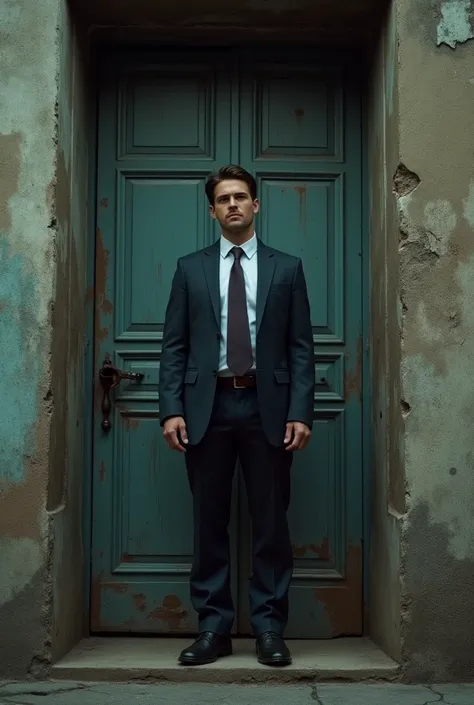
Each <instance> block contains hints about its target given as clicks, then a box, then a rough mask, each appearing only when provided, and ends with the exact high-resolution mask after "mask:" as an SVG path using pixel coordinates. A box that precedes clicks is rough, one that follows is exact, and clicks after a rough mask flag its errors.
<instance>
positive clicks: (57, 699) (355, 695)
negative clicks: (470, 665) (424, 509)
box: [0, 681, 474, 705]
mask: <svg viewBox="0 0 474 705" xmlns="http://www.w3.org/2000/svg"><path fill="white" fill-rule="evenodd" d="M0 703H1V705H14V703H17V705H314V703H318V704H319V705H432V704H433V703H444V705H473V704H474V685H434V686H421V685H420V686H410V685H398V684H394V683H386V684H330V683H328V684H317V685H311V684H305V685H231V684H223V685H211V684H206V683H183V684H168V683H167V684H161V683H151V684H150V683H134V684H123V683H113V684H111V683H104V682H102V683H77V682H66V681H62V682H38V683H37V682H31V681H30V682H26V683H3V684H2V683H0Z"/></svg>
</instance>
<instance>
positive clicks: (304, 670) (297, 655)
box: [51, 637, 399, 683]
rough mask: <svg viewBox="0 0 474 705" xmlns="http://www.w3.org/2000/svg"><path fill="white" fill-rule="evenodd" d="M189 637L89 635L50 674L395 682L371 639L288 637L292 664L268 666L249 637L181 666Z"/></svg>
mask: <svg viewBox="0 0 474 705" xmlns="http://www.w3.org/2000/svg"><path fill="white" fill-rule="evenodd" d="M190 641H192V639H191V640H190V639H189V638H188V639H174V638H166V637H157V638H128V637H124V638H118V637H91V638H89V639H84V640H83V641H81V642H80V643H79V644H78V645H77V646H76V647H75V648H74V649H73V650H72V651H71V652H70V653H69V654H68V655H67V656H66V657H65V658H63V659H62V660H61V661H59V662H58V663H56V664H55V665H54V666H53V669H52V673H51V677H52V678H54V679H60V680H74V681H90V682H94V681H116V682H130V681H154V680H156V681H164V682H166V681H167V682H174V683H185V682H194V683H198V682H199V683H268V682H271V681H278V682H281V683H289V682H301V681H332V680H346V681H353V682H355V681H366V680H385V681H388V680H395V679H396V678H397V676H398V670H399V667H398V664H397V663H396V662H395V661H393V660H392V659H391V658H389V657H388V656H387V655H386V654H385V653H384V652H383V651H381V649H379V648H378V647H377V646H376V645H375V644H374V643H373V642H372V641H370V639H366V638H350V639H349V638H348V639H332V640H327V641H326V640H324V641H323V640H314V641H313V640H292V639H289V640H288V645H289V647H290V648H291V652H292V655H293V663H292V665H291V666H287V667H286V668H269V667H268V666H262V665H261V664H259V663H258V662H257V660H256V657H255V642H254V640H253V639H238V638H236V639H234V640H233V646H234V654H233V655H232V656H229V657H226V658H222V659H219V660H218V661H217V662H216V663H213V664H210V665H208V666H195V667H184V666H180V665H179V664H178V662H177V655H178V654H179V652H180V651H181V650H182V649H183V648H185V647H186V646H187V645H188V644H189V643H190Z"/></svg>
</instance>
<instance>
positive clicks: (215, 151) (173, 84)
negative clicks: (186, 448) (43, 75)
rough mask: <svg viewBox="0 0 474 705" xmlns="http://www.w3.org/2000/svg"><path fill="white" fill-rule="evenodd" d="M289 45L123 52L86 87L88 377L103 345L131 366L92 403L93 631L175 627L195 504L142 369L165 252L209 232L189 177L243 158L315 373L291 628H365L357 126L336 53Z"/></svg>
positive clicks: (296, 509)
mask: <svg viewBox="0 0 474 705" xmlns="http://www.w3.org/2000/svg"><path fill="white" fill-rule="evenodd" d="M308 56H311V54H309V55H308V53H307V52H306V56H305V58H304V60H303V58H302V57H301V58H299V57H298V56H297V54H296V53H295V52H294V51H291V52H279V53H277V54H274V55H271V54H270V53H269V52H268V51H265V52H261V53H259V52H252V53H250V52H249V51H243V52H238V51H234V50H228V51H222V50H221V51H197V50H196V51H194V52H191V51H190V52H188V53H185V52H175V53H172V52H169V53H166V54H162V55H158V54H156V53H155V54H154V55H152V56H151V55H150V56H147V55H144V54H141V55H139V56H138V55H135V56H130V55H126V54H122V55H121V56H118V57H117V56H115V57H113V59H111V60H110V61H108V63H107V64H106V65H105V66H104V69H103V73H102V81H101V91H100V99H99V145H98V191H97V247H96V325H95V336H96V340H95V351H96V354H95V371H96V378H97V373H98V370H99V368H100V367H101V364H102V361H103V360H104V359H105V358H106V357H107V356H109V357H110V359H111V360H112V362H113V364H115V365H116V366H117V367H118V368H120V369H122V370H124V371H127V372H131V373H139V374H141V375H143V379H142V380H141V381H139V382H137V381H133V380H126V379H125V380H123V381H122V382H121V384H120V385H119V386H118V387H117V388H115V389H114V390H112V392H111V401H112V409H111V413H110V423H111V428H110V430H109V431H108V432H105V431H104V430H103V429H102V427H101V421H102V419H103V410H102V402H103V393H102V389H101V386H100V384H99V382H98V380H96V385H95V390H96V393H95V406H94V464H93V527H92V536H93V545H92V590H91V596H92V597H91V629H92V631H94V632H136V633H140V632H154V633H164V634H180V633H181V634H184V633H191V632H193V631H194V630H195V629H196V627H197V619H196V615H195V614H194V612H193V610H192V607H191V604H190V601H189V588H188V579H189V570H190V564H191V560H192V512H191V501H190V494H189V490H188V487H187V481H186V473H185V469H184V463H183V458H182V457H181V456H179V455H177V454H173V453H171V452H170V451H169V450H168V449H167V448H166V447H165V443H164V441H163V439H162V434H161V429H160V427H159V399H158V386H157V385H158V369H159V360H160V341H161V334H162V327H163V319H164V312H165V306H166V303H167V299H168V294H169V289H170V285H171V278H172V275H173V272H174V267H175V263H176V259H177V257H179V256H180V255H182V254H185V253H187V252H189V251H192V250H194V249H198V248H201V247H203V246H205V245H207V244H209V243H211V242H213V241H214V239H216V238H217V237H218V235H219V233H218V231H217V230H216V228H215V224H214V223H213V221H211V219H210V218H209V217H208V213H207V204H206V200H205V195H204V182H205V178H206V176H207V174H208V173H209V171H211V170H212V169H214V168H216V167H218V166H220V165H222V164H226V163H229V162H234V163H236V162H237V163H240V164H242V165H243V166H244V167H245V168H247V169H248V170H249V171H251V172H253V173H254V175H255V176H256V178H257V180H258V185H259V196H260V199H261V204H262V209H261V215H260V216H259V219H258V222H257V230H258V233H259V235H260V236H261V237H262V239H263V240H264V241H265V242H266V243H268V244H269V245H271V246H274V247H277V248H279V249H282V250H285V251H288V252H291V253H294V254H297V255H298V256H301V257H302V258H303V262H304V268H305V272H306V277H307V280H308V291H309V297H310V302H311V309H312V321H313V330H314V340H315V366H316V377H317V387H316V395H315V426H314V432H313V439H312V442H311V444H310V447H309V448H308V449H307V450H306V451H304V452H303V453H302V454H300V455H298V454H297V456H296V458H295V465H294V469H293V485H292V501H291V507H290V524H291V531H292V540H293V545H294V555H295V571H294V576H293V583H292V588H291V608H290V622H289V625H288V631H287V635H288V636H292V637H312V638H318V637H321V638H328V637H331V636H339V635H342V634H360V633H361V631H362V514H363V512H362V435H363V429H362V410H361V389H362V380H361V368H362V364H361V363H362V350H363V330H362V293H361V292H362V282H361V248H362V226H361V198H362V193H361V154H360V150H361V134H360V130H361V124H360V109H359V102H360V97H359V92H358V91H357V89H356V83H355V79H354V77H353V76H352V75H351V71H350V67H349V65H347V64H344V63H343V62H337V61H336V60H331V61H329V60H328V59H327V57H321V58H319V59H318V58H316V57H315V58H314V59H313V60H308ZM235 488H236V492H235V501H234V516H233V519H232V523H231V536H232V555H233V576H234V583H233V591H234V597H235V601H236V604H237V605H238V619H237V622H236V625H235V630H236V631H238V632H239V633H242V634H245V633H249V620H248V606H247V581H248V577H249V566H250V549H249V522H248V517H247V515H246V510H245V494H244V492H243V490H242V487H241V485H240V483H239V482H238V481H236V485H235Z"/></svg>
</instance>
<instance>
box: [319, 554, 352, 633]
mask: <svg viewBox="0 0 474 705" xmlns="http://www.w3.org/2000/svg"><path fill="white" fill-rule="evenodd" d="M314 593H315V596H316V599H317V600H318V601H319V602H321V603H322V604H323V606H324V609H325V612H326V613H327V615H328V618H329V621H330V624H331V631H332V635H333V636H343V635H348V636H356V635H358V634H361V633H362V549H361V547H360V546H350V547H349V548H348V550H347V555H346V576H345V580H344V582H342V583H341V584H340V585H337V584H336V585H324V586H322V587H318V588H316V589H315V591H314Z"/></svg>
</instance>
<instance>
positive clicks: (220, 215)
mask: <svg viewBox="0 0 474 705" xmlns="http://www.w3.org/2000/svg"><path fill="white" fill-rule="evenodd" d="M258 209H259V203H258V200H257V199H255V200H254V201H253V200H252V196H251V195H250V191H249V187H248V186H247V184H246V183H245V181H238V180H234V179H229V180H226V181H221V182H220V183H218V184H217V186H216V187H215V189H214V205H213V206H211V207H210V211H211V215H212V217H213V218H215V219H216V220H218V221H219V224H220V226H221V227H222V229H223V230H228V231H230V232H234V233H239V232H242V231H245V230H247V229H248V228H249V226H250V225H252V223H253V220H254V216H255V213H258Z"/></svg>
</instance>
